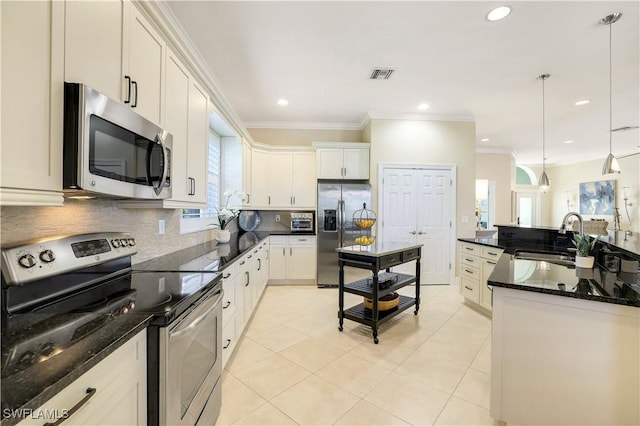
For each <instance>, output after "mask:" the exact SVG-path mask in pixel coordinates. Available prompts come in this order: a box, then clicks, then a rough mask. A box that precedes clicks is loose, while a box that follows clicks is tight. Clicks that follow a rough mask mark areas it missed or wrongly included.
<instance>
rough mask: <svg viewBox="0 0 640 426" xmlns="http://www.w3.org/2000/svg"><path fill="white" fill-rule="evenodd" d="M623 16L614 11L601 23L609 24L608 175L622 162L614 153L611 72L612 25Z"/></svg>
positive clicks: (606, 163) (605, 164)
mask: <svg viewBox="0 0 640 426" xmlns="http://www.w3.org/2000/svg"><path fill="white" fill-rule="evenodd" d="M621 16H622V13H619V12H617V13H612V14H611V15H608V16H605V17H604V18H602V19H601V20H600V23H601V24H604V25H609V155H607V158H606V160H604V165H603V166H602V174H603V175H608V174H611V173H620V164H618V160H617V159H616V157H615V156H614V155H613V149H612V140H611V139H612V133H613V132H612V131H611V128H612V124H611V122H612V120H611V116H612V112H611V110H612V109H613V107H612V102H611V80H612V72H611V26H612V25H613V23H614V22H617V21H618V19H620V17H621Z"/></svg>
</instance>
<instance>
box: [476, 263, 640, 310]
mask: <svg viewBox="0 0 640 426" xmlns="http://www.w3.org/2000/svg"><path fill="white" fill-rule="evenodd" d="M488 284H489V285H492V286H495V287H505V288H513V289H517V290H524V291H532V292H537V293H547V294H553V295H557V296H559V297H573V298H578V299H585V300H593V301H598V302H606V303H615V304H619V305H627V306H635V307H640V273H637V272H635V273H630V272H619V271H610V270H608V269H606V268H605V267H603V266H600V265H596V266H595V267H594V268H593V269H583V268H575V267H573V266H564V265H560V264H555V263H551V262H545V261H535V260H524V259H515V258H514V256H513V255H511V254H507V253H505V254H503V255H502V256H501V257H500V259H499V260H498V263H497V265H496V266H495V269H494V270H493V272H492V273H491V275H490V276H489V279H488ZM560 284H564V286H562V285H560Z"/></svg>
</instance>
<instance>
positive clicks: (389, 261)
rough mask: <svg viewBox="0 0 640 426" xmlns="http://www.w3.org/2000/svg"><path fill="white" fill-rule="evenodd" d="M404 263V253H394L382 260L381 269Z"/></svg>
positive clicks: (383, 257)
mask: <svg viewBox="0 0 640 426" xmlns="http://www.w3.org/2000/svg"><path fill="white" fill-rule="evenodd" d="M401 263H402V253H394V254H390V255H387V256H382V257H381V258H380V269H385V268H389V267H391V266H395V265H399V264H401Z"/></svg>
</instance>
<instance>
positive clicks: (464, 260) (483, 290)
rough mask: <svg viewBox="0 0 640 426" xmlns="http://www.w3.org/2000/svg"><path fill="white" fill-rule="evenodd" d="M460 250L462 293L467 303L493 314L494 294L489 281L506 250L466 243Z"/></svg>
mask: <svg viewBox="0 0 640 426" xmlns="http://www.w3.org/2000/svg"><path fill="white" fill-rule="evenodd" d="M460 248H461V249H460V258H459V261H460V267H459V269H458V271H459V277H460V293H461V294H462V295H463V296H464V297H465V300H466V301H469V302H473V303H474V304H476V305H479V306H481V307H482V308H484V309H486V310H487V311H489V312H491V309H492V308H491V305H492V293H491V289H490V288H489V286H488V285H487V280H488V279H489V275H491V272H493V268H495V266H496V263H497V262H498V259H499V258H500V256H501V255H502V252H503V251H504V250H503V249H501V248H497V247H490V246H484V245H480V244H473V243H466V242H465V243H462V244H461V246H460Z"/></svg>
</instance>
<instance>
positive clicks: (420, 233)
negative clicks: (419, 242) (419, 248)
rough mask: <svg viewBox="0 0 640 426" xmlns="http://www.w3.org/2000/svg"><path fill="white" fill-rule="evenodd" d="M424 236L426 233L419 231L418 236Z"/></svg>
mask: <svg viewBox="0 0 640 426" xmlns="http://www.w3.org/2000/svg"><path fill="white" fill-rule="evenodd" d="M422 234H426V232H422V231H419V232H418V235H422Z"/></svg>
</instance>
